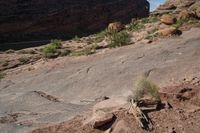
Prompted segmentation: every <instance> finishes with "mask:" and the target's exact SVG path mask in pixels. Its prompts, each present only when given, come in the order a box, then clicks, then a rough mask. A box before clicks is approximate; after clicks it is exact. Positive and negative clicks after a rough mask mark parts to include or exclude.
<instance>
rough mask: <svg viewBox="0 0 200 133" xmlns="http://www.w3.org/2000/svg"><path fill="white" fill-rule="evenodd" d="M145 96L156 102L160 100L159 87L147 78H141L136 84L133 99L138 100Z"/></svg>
mask: <svg viewBox="0 0 200 133" xmlns="http://www.w3.org/2000/svg"><path fill="white" fill-rule="evenodd" d="M145 95H148V96H150V97H152V98H154V99H156V100H160V96H159V87H158V86H157V85H156V84H155V83H153V82H152V81H150V80H148V79H147V78H143V79H141V80H139V81H138V82H137V83H136V86H135V91H134V98H135V99H136V100H139V99H140V98H143V97H144V96H145Z"/></svg>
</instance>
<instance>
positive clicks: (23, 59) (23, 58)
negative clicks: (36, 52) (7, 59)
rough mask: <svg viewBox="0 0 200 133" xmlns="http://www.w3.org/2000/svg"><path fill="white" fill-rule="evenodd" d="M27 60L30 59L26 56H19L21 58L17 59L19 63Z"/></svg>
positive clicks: (24, 62)
mask: <svg viewBox="0 0 200 133" xmlns="http://www.w3.org/2000/svg"><path fill="white" fill-rule="evenodd" d="M29 60H30V58H28V57H21V58H19V59H18V61H19V62H20V63H21V64H26V63H28V62H29Z"/></svg>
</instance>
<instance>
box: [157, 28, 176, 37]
mask: <svg viewBox="0 0 200 133" xmlns="http://www.w3.org/2000/svg"><path fill="white" fill-rule="evenodd" d="M177 32H178V30H177V28H175V27H168V28H164V29H161V30H159V31H158V33H159V34H160V35H162V36H169V35H174V34H177Z"/></svg>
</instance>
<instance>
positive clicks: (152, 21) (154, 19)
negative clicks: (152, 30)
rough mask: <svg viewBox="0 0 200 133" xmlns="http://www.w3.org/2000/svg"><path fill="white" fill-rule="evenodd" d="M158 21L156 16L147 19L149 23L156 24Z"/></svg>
mask: <svg viewBox="0 0 200 133" xmlns="http://www.w3.org/2000/svg"><path fill="white" fill-rule="evenodd" d="M158 21H159V19H158V16H156V15H153V16H150V17H149V21H148V22H149V23H155V22H158Z"/></svg>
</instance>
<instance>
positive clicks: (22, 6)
mask: <svg viewBox="0 0 200 133" xmlns="http://www.w3.org/2000/svg"><path fill="white" fill-rule="evenodd" d="M148 14H149V3H148V2H147V1H146V0H62V1H58V0H1V1H0V42H16V41H25V40H41V39H52V38H57V37H61V38H65V37H70V36H73V35H76V34H81V33H88V32H93V31H96V30H99V29H102V28H105V27H106V26H107V24H108V23H110V22H113V21H122V22H127V21H129V20H130V19H131V18H133V17H144V16H148Z"/></svg>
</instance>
